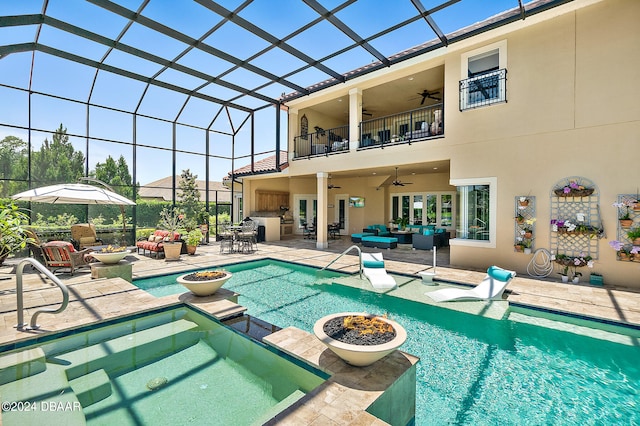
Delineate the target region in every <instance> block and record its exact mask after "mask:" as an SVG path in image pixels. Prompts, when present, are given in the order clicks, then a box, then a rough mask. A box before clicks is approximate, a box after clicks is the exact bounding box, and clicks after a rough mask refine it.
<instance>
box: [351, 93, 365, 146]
mask: <svg viewBox="0 0 640 426" xmlns="http://www.w3.org/2000/svg"><path fill="white" fill-rule="evenodd" d="M361 121H362V89H358V88H355V89H351V90H349V149H350V150H356V149H358V146H359V145H360V122H361Z"/></svg>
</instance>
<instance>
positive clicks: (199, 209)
mask: <svg viewBox="0 0 640 426" xmlns="http://www.w3.org/2000/svg"><path fill="white" fill-rule="evenodd" d="M197 177H198V176H197V175H194V174H192V173H191V171H190V170H189V169H187V170H183V171H182V173H181V174H180V182H179V183H178V189H179V190H180V193H179V194H178V196H179V197H180V201H181V204H182V208H183V209H184V214H185V220H184V224H185V228H187V230H192V229H194V228H196V227H197V226H198V224H200V223H202V220H203V219H202V216H203V212H204V208H203V205H202V203H201V202H200V191H199V190H198V185H197V183H196V178H197Z"/></svg>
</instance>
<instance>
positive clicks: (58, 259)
mask: <svg viewBox="0 0 640 426" xmlns="http://www.w3.org/2000/svg"><path fill="white" fill-rule="evenodd" d="M40 247H41V248H42V255H43V256H44V260H45V266H46V267H47V268H48V269H50V270H51V272H54V271H55V270H56V269H59V268H69V269H70V273H71V275H73V273H74V271H75V270H76V269H78V268H82V267H85V266H90V262H91V261H92V260H93V257H91V256H90V255H89V253H91V252H92V251H93V250H92V249H84V250H80V251H76V250H75V249H74V248H73V244H71V243H69V242H67V241H50V242H48V243H44V244H42V245H41V246H40Z"/></svg>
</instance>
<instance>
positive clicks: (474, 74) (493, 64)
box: [460, 47, 507, 111]
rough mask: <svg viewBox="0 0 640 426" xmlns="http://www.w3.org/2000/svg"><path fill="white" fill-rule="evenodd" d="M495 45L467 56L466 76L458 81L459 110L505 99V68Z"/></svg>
mask: <svg viewBox="0 0 640 426" xmlns="http://www.w3.org/2000/svg"><path fill="white" fill-rule="evenodd" d="M501 54H502V52H501V49H500V48H498V47H496V48H492V49H489V50H486V51H484V52H482V53H478V54H475V55H472V56H468V57H467V59H466V64H465V65H466V77H467V78H465V79H463V80H461V81H460V110H461V111H462V110H465V109H470V108H476V107H480V106H484V105H488V104H493V103H496V102H505V101H506V73H507V71H506V69H504V67H501V63H504V60H503V61H501V58H500V55H501Z"/></svg>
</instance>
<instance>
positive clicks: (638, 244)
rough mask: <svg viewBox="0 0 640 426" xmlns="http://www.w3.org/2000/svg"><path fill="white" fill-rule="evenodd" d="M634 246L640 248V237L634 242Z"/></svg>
mask: <svg viewBox="0 0 640 426" xmlns="http://www.w3.org/2000/svg"><path fill="white" fill-rule="evenodd" d="M633 245H634V246H640V237H638V238H636V239H635V240H633Z"/></svg>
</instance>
